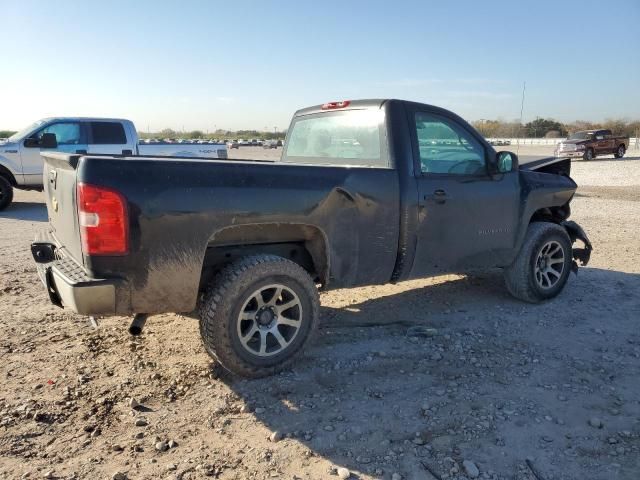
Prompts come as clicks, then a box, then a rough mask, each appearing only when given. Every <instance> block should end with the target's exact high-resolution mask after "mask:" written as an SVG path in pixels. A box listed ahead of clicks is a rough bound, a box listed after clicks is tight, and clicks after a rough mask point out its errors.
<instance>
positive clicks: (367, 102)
mask: <svg viewBox="0 0 640 480" xmlns="http://www.w3.org/2000/svg"><path fill="white" fill-rule="evenodd" d="M388 100H389V99H386V98H384V99H379V98H374V99H364V100H338V101H339V102H341V101H345V102H346V101H348V102H349V105H347V106H346V107H341V108H334V109H330V110H329V109H324V110H323V109H322V106H323V105H326V104H322V105H314V106H313V107H307V108H302V109H300V110H298V111H297V112H296V113H294V115H293V116H294V117H299V116H302V115H310V114H312V113H321V112H335V111H341V110H364V109H368V108H372V109H377V108H380V107H382V105H383V104H384V103H385V102H387V101H388Z"/></svg>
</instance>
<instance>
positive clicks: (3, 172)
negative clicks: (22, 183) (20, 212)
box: [0, 165, 18, 187]
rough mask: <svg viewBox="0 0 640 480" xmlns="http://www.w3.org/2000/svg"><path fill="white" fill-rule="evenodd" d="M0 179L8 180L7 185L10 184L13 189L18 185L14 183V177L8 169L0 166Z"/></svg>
mask: <svg viewBox="0 0 640 480" xmlns="http://www.w3.org/2000/svg"><path fill="white" fill-rule="evenodd" d="M0 177H4V178H6V179H7V180H9V183H10V184H11V186H12V187H15V186H16V185H17V184H18V183H17V182H16V179H15V177H14V176H13V173H11V171H9V169H8V168H6V167H4V166H2V165H0Z"/></svg>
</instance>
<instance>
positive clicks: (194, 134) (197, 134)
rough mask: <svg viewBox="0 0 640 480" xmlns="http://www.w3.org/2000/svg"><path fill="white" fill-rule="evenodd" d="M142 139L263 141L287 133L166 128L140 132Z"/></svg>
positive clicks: (280, 138) (282, 137) (276, 138)
mask: <svg viewBox="0 0 640 480" xmlns="http://www.w3.org/2000/svg"><path fill="white" fill-rule="evenodd" d="M138 133H139V135H140V138H158V139H164V138H188V139H206V140H212V139H214V138H215V139H217V140H231V139H239V138H242V139H244V140H250V139H253V138H259V139H261V140H282V139H284V137H285V136H286V134H287V131H286V130H284V131H273V132H260V131H258V130H235V131H234V130H222V129H218V130H216V131H215V132H213V133H206V132H203V131H202V130H191V131H190V132H178V131H176V130H172V129H171V128H165V129H163V130H160V131H159V132H138Z"/></svg>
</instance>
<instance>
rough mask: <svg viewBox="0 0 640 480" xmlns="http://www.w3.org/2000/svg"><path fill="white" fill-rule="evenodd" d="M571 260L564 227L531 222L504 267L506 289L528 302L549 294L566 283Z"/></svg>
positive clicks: (552, 293) (560, 288) (557, 292)
mask: <svg viewBox="0 0 640 480" xmlns="http://www.w3.org/2000/svg"><path fill="white" fill-rule="evenodd" d="M571 262H572V251H571V240H570V239H569V235H568V234H567V232H566V230H565V229H564V228H563V227H561V226H559V225H556V224H555V223H549V222H535V223H532V224H530V225H529V227H528V228H527V234H526V237H525V240H524V243H523V245H522V248H521V249H520V253H518V256H517V257H516V259H515V261H514V262H513V263H512V264H511V265H510V266H509V267H507V268H505V270H504V276H505V282H506V285H507V290H508V291H509V293H511V295H513V296H514V297H516V298H518V299H520V300H524V301H526V302H531V303H538V302H541V301H543V300H547V299H550V298H553V297H555V296H556V295H558V294H559V293H560V292H561V291H562V289H563V288H564V286H565V284H566V283H567V279H568V277H569V273H570V271H571Z"/></svg>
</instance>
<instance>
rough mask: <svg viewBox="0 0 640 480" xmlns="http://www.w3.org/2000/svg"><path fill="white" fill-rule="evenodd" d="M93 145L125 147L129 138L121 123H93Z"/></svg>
mask: <svg viewBox="0 0 640 480" xmlns="http://www.w3.org/2000/svg"><path fill="white" fill-rule="evenodd" d="M90 125H91V127H90V128H91V143H92V144H96V145H124V144H125V143H127V136H126V135H125V133H124V127H123V126H122V124H121V123H119V122H91V124H90Z"/></svg>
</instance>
